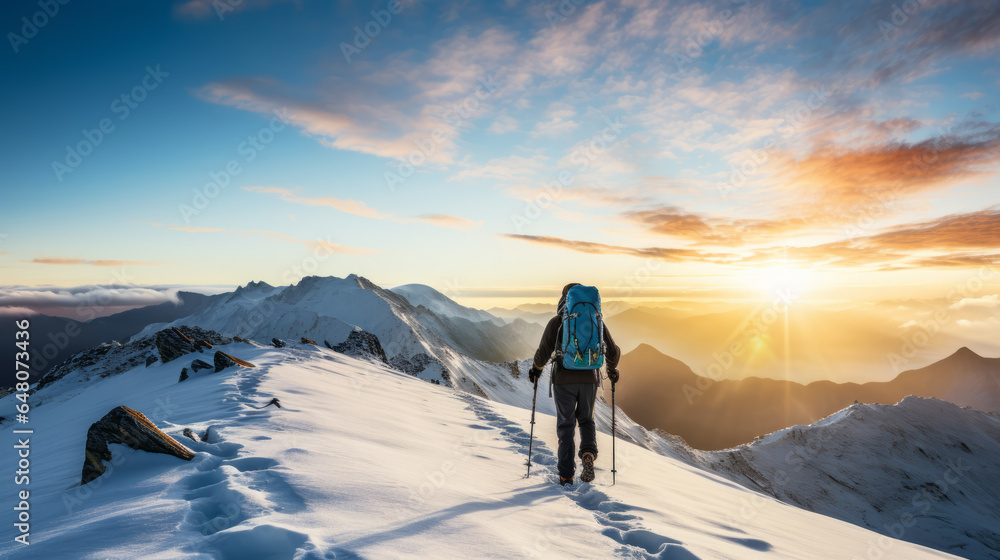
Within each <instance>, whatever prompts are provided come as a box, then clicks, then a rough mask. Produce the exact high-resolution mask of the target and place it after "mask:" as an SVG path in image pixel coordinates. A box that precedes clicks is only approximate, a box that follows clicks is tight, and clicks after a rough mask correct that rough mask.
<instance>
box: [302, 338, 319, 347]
mask: <svg viewBox="0 0 1000 560" xmlns="http://www.w3.org/2000/svg"><path fill="white" fill-rule="evenodd" d="M302 344H312V345H313V346H319V344H316V341H315V340H312V339H309V338H306V337H304V336H303V337H302Z"/></svg>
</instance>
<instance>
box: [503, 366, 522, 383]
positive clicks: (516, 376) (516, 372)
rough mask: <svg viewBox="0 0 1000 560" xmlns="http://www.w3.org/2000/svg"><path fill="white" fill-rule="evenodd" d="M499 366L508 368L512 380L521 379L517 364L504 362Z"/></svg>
mask: <svg viewBox="0 0 1000 560" xmlns="http://www.w3.org/2000/svg"><path fill="white" fill-rule="evenodd" d="M501 365H503V366H506V367H508V368H510V375H511V377H513V378H514V379H520V378H521V368H520V366H519V364H518V363H517V362H504V363H503V364H501Z"/></svg>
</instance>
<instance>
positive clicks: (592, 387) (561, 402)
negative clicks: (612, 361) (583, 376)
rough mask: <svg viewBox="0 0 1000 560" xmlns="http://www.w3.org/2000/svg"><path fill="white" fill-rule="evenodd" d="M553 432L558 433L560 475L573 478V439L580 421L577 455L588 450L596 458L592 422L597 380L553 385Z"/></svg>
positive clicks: (595, 434) (574, 444) (574, 461)
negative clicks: (554, 416) (554, 410)
mask: <svg viewBox="0 0 1000 560" xmlns="http://www.w3.org/2000/svg"><path fill="white" fill-rule="evenodd" d="M553 396H554V398H555V401H556V435H557V436H559V476H562V477H566V478H572V477H573V471H574V470H576V457H575V451H576V442H575V441H574V439H573V436H574V433H573V432H574V431H575V428H576V424H577V422H579V423H580V456H581V457H582V456H583V454H584V453H587V452H590V453H593V454H594V458H595V459H596V458H597V428H596V426H595V424H594V402H596V400H597V384H596V383H571V384H568V385H555V386H554V387H553Z"/></svg>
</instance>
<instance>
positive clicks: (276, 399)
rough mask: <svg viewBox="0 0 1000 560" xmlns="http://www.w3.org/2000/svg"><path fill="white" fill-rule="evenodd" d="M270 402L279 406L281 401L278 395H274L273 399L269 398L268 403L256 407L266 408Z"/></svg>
mask: <svg viewBox="0 0 1000 560" xmlns="http://www.w3.org/2000/svg"><path fill="white" fill-rule="evenodd" d="M272 404H273V405H274V406H276V407H278V408H281V402H280V401H279V400H278V397H274V398H273V399H271V401H270V402H269V403H267V404H265V405H264V406H258V407H257V408H267V407H269V406H271V405H272Z"/></svg>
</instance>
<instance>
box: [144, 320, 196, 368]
mask: <svg viewBox="0 0 1000 560" xmlns="http://www.w3.org/2000/svg"><path fill="white" fill-rule="evenodd" d="M153 341H154V344H156V349H157V350H158V351H159V352H160V361H161V362H163V363H167V362H170V361H173V360H176V359H177V358H180V357H181V356H183V355H185V354H190V353H191V352H194V351H195V350H196V349H197V347H196V346H195V344H194V342H193V341H192V340H191V339H190V338H188V336H187V335H186V334H184V333H183V332H181V330H180V329H178V328H177V327H173V328H170V329H164V330H162V331H160V332H158V333H156V334H154V335H153Z"/></svg>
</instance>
